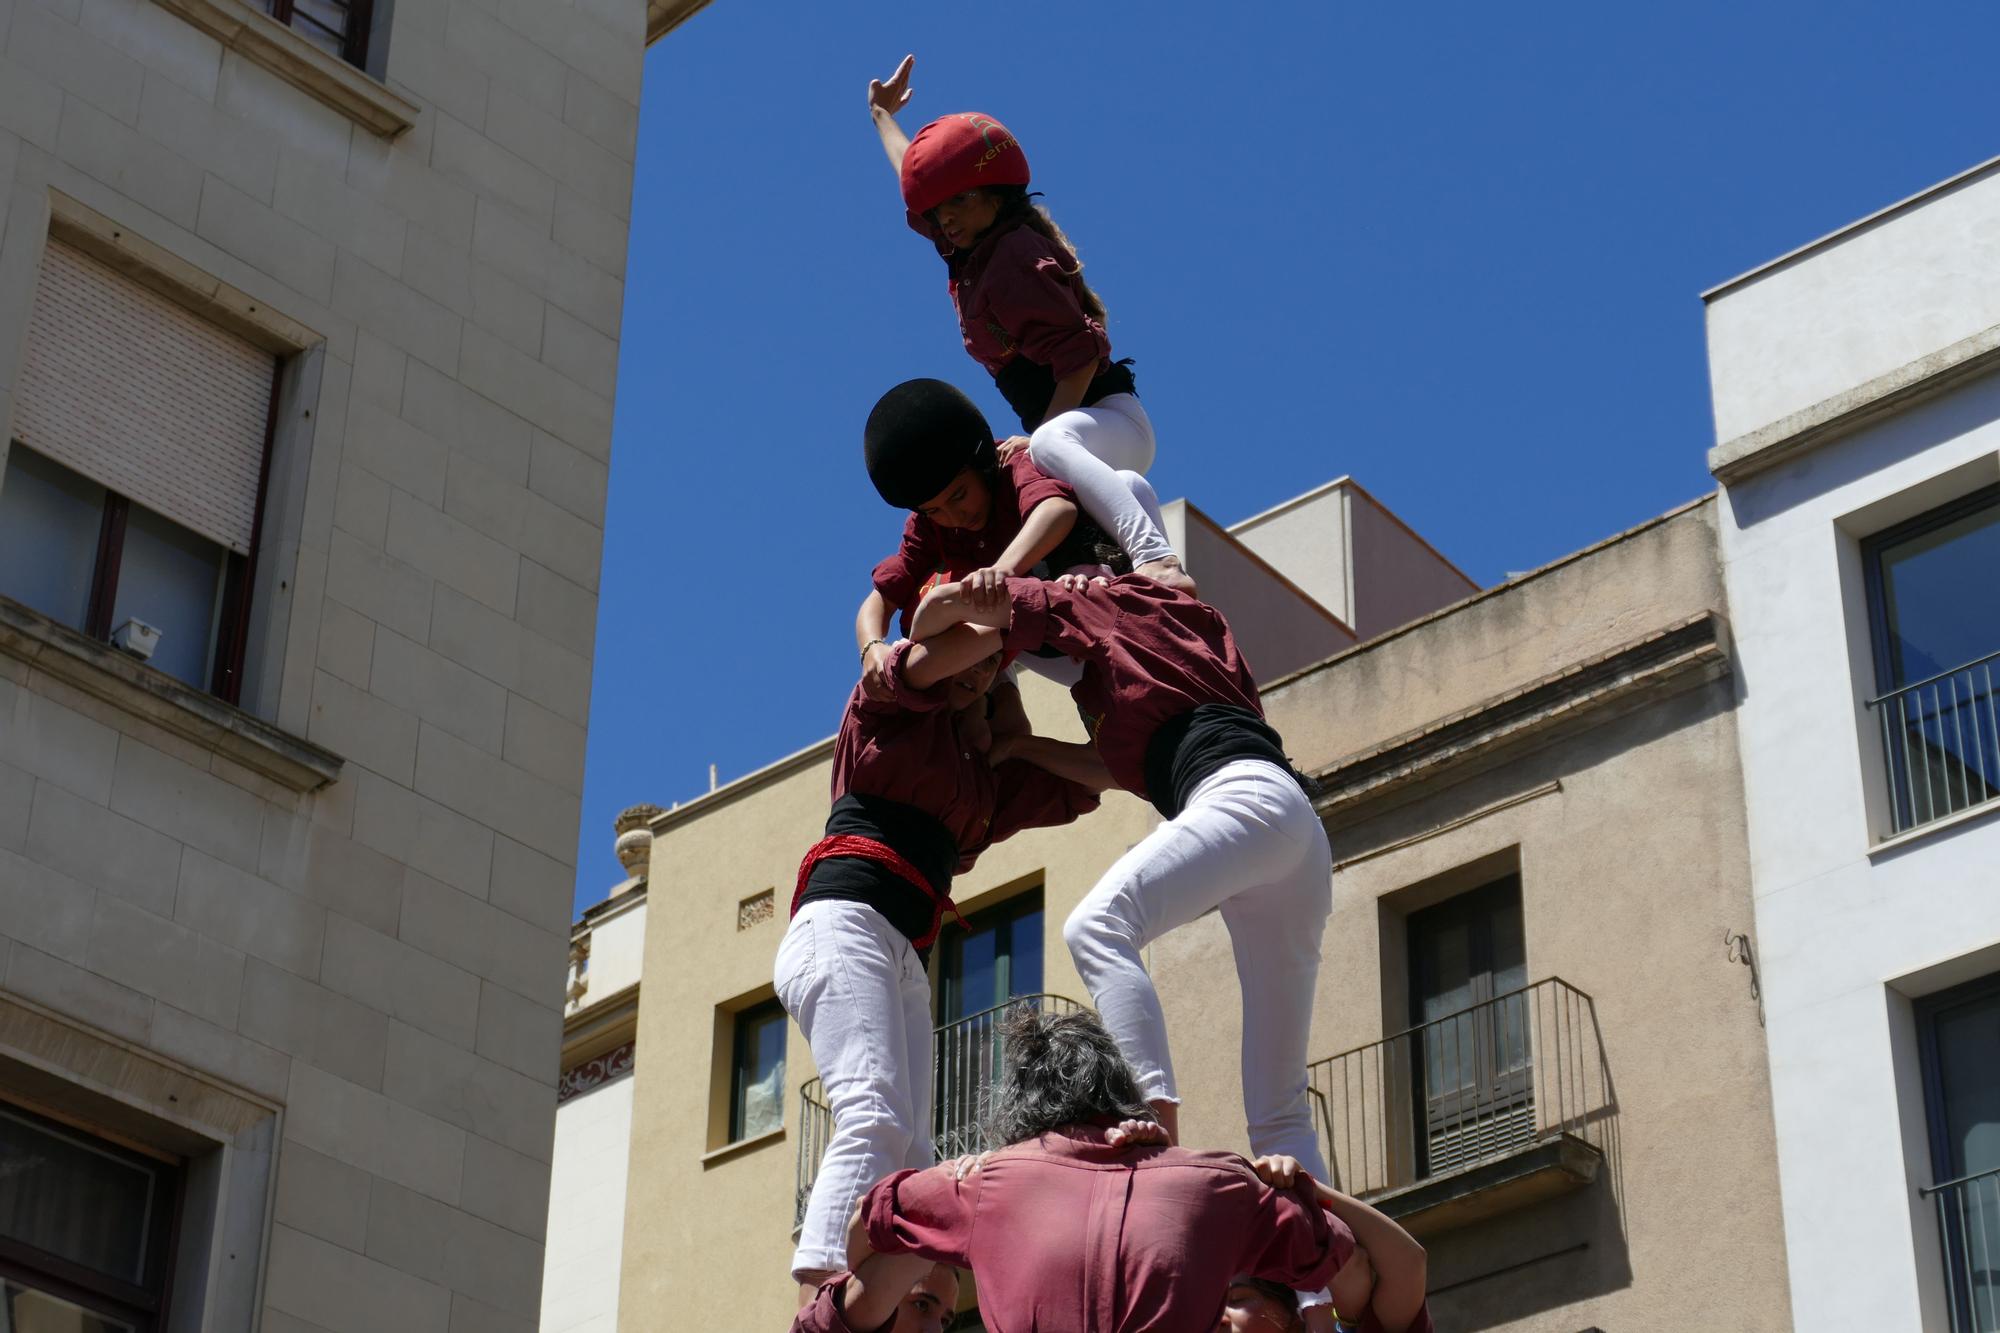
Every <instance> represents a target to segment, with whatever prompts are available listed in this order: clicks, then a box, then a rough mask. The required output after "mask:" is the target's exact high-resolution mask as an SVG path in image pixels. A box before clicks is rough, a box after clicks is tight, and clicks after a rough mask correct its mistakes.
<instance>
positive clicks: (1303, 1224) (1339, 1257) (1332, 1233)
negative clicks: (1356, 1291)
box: [1239, 1171, 1354, 1291]
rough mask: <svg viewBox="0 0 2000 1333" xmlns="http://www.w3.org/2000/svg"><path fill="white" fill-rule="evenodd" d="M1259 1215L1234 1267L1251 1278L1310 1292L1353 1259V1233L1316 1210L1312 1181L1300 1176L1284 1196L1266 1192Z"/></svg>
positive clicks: (1336, 1219) (1331, 1277)
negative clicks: (1237, 1266) (1265, 1279)
mask: <svg viewBox="0 0 2000 1333" xmlns="http://www.w3.org/2000/svg"><path fill="white" fill-rule="evenodd" d="M1259 1211H1260V1217H1259V1219H1258V1225H1256V1226H1254V1227H1252V1228H1251V1230H1250V1234H1249V1235H1248V1236H1247V1237H1246V1238H1245V1239H1246V1241H1247V1246H1246V1249H1245V1252H1244V1255H1243V1261H1242V1263H1241V1264H1240V1265H1239V1268H1240V1270H1241V1271H1242V1272H1245V1273H1248V1274H1250V1276H1252V1277H1261V1278H1269V1279H1270V1280H1271V1281H1273V1282H1282V1283H1284V1284H1285V1285H1286V1286H1288V1287H1291V1288H1294V1289H1295V1290H1298V1291H1314V1290H1317V1289H1318V1288H1320V1287H1324V1286H1325V1285H1326V1284H1327V1283H1328V1282H1330V1281H1332V1280H1333V1275H1334V1274H1335V1273H1337V1272H1339V1271H1340V1269H1341V1266H1342V1265H1344V1264H1345V1263H1346V1262H1347V1260H1348V1257H1349V1256H1351V1255H1352V1254H1353V1253H1354V1233H1353V1232H1352V1231H1349V1230H1348V1229H1347V1224H1346V1223H1345V1222H1342V1221H1341V1220H1340V1219H1339V1218H1337V1217H1334V1216H1333V1215H1332V1214H1330V1213H1328V1212H1327V1211H1326V1210H1325V1209H1323V1208H1321V1207H1320V1206H1319V1197H1318V1195H1316V1194H1315V1193H1314V1192H1313V1183H1312V1178H1311V1177H1309V1176H1308V1175H1306V1173H1305V1172H1303V1171H1301V1172H1300V1173H1299V1176H1298V1180H1297V1181H1296V1182H1295V1183H1294V1184H1293V1186H1292V1188H1290V1189H1288V1190H1274V1189H1270V1188H1268V1187H1266V1188H1265V1189H1264V1190H1263V1192H1262V1198H1261V1200H1260V1210H1259Z"/></svg>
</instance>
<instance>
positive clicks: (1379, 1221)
mask: <svg viewBox="0 0 2000 1333" xmlns="http://www.w3.org/2000/svg"><path fill="white" fill-rule="evenodd" d="M1313 1187H1314V1189H1315V1190H1317V1191H1318V1193H1319V1201H1320V1206H1321V1207H1323V1208H1325V1209H1326V1210H1327V1211H1328V1212H1329V1213H1332V1214H1333V1215H1334V1216H1335V1217H1337V1218H1339V1219H1340V1220H1341V1221H1342V1222H1345V1223H1346V1224H1347V1229H1348V1230H1349V1231H1352V1232H1353V1233H1354V1242H1355V1244H1357V1245H1359V1246H1360V1247H1361V1248H1362V1249H1364V1250H1366V1251H1368V1258H1369V1261H1370V1262H1371V1263H1372V1264H1373V1266H1374V1269H1375V1295H1374V1300H1373V1301H1372V1304H1373V1306H1374V1309H1375V1314H1376V1317H1377V1318H1379V1319H1381V1320H1382V1321H1383V1322H1384V1323H1385V1324H1387V1325H1389V1326H1390V1327H1392V1328H1399V1327H1402V1326H1403V1324H1404V1323H1405V1322H1406V1321H1408V1320H1409V1319H1411V1318H1413V1317H1414V1316H1415V1315H1416V1313H1417V1310H1418V1308H1419V1307H1420V1306H1422V1305H1423V1301H1424V1284H1425V1282H1426V1280H1427V1277H1428V1267H1429V1260H1428V1257H1427V1256H1426V1255H1425V1253H1424V1247H1423V1246H1422V1245H1420V1244H1418V1242H1417V1239H1416V1237H1414V1236H1412V1235H1411V1234H1410V1233H1409V1232H1407V1231H1405V1230H1403V1228H1402V1227H1400V1226H1398V1225H1397V1224H1396V1223H1395V1222H1394V1221H1393V1220H1392V1219H1391V1218H1389V1217H1388V1216H1387V1215H1386V1214H1384V1213H1382V1212H1380V1211H1379V1210H1377V1209H1375V1208H1371V1207H1369V1206H1368V1205H1367V1204H1365V1203H1363V1202H1361V1200H1359V1199H1357V1198H1354V1197H1353V1196H1351V1195H1347V1194H1342V1193H1341V1192H1340V1191H1339V1190H1337V1189H1333V1188H1331V1187H1329V1186H1327V1185H1325V1184H1322V1183H1321V1182H1319V1181H1314V1182H1313Z"/></svg>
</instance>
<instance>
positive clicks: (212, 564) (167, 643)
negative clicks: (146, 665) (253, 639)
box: [111, 503, 225, 690]
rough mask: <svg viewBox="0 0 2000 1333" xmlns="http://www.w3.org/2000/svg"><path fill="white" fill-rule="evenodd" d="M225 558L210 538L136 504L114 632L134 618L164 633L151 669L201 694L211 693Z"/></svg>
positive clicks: (120, 578) (115, 603)
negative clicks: (210, 670) (219, 597)
mask: <svg viewBox="0 0 2000 1333" xmlns="http://www.w3.org/2000/svg"><path fill="white" fill-rule="evenodd" d="M224 555H225V552H224V551H223V549H222V548H221V547H220V546H217V545H216V544H215V543H214V542H212V541H209V540H208V539H207V538H206V537H201V536H197V535H196V534H195V533H192V532H189V531H188V530H187V529H186V528H184V527H181V526H180V525H179V524H177V523H173V522H169V521H168V520H167V519H164V518H161V517H160V516H159V515H158V514H156V513H154V512H153V511H152V510H150V509H146V508H143V507H142V506H140V505H138V504H136V503H135V504H133V505H132V507H131V510H130V512H129V513H128V514H127V516H126V519H125V554H124V557H123V558H122V559H121V560H120V561H119V565H118V592H117V595H116V596H115V597H114V598H113V599H112V606H111V628H112V629H113V630H114V631H115V630H116V629H117V628H118V627H119V626H120V625H122V624H124V623H125V621H126V619H127V618H128V617H131V618H135V619H138V620H143V621H145V622H146V623H147V624H148V625H151V626H153V627H154V628H155V629H157V630H159V631H160V642H159V646H158V647H156V648H155V649H154V650H153V656H152V659H151V665H153V666H155V667H158V668H159V669H160V670H162V671H164V672H166V673H167V674H168V675H170V676H173V677H175V678H176V679H179V680H184V681H186V682H187V683H188V684H190V685H192V686H194V687H195V688H197V689H203V690H205V689H207V688H208V682H209V672H208V668H209V665H210V658H209V649H210V648H211V647H212V646H213V645H214V642H215V612H216V604H217V601H218V597H217V594H218V592H219V590H220V587H221V582H222V568H223V557H224Z"/></svg>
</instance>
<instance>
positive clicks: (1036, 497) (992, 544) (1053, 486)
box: [875, 449, 1076, 611]
mask: <svg viewBox="0 0 2000 1333" xmlns="http://www.w3.org/2000/svg"><path fill="white" fill-rule="evenodd" d="M1044 500H1068V501H1069V502H1070V503H1072V504H1074V503H1075V502H1076V492H1075V491H1073V490H1071V489H1070V488H1069V487H1068V486H1066V485H1064V484H1063V483H1062V482H1060V481H1057V480H1056V479H1055V478H1054V477H1051V476H1049V475H1048V474H1047V473H1045V472H1043V471H1042V470H1041V469H1040V468H1038V467H1036V466H1035V465H1034V464H1033V463H1031V462H1029V461H1028V451H1027V450H1026V449H1018V450H1016V451H1015V452H1014V456H1013V457H1012V458H1010V459H1008V460H1007V461H1006V462H1005V463H1004V464H1002V465H1001V467H1000V484H999V485H998V486H996V487H995V488H994V490H993V511H992V513H991V515H990V516H989V517H988V518H987V520H986V526H985V527H983V528H944V527H939V526H938V525H937V524H936V523H933V522H932V521H931V520H929V519H927V518H925V517H924V516H923V515H922V514H912V515H910V517H909V518H908V520H906V521H905V522H904V524H903V544H902V546H901V547H900V548H898V549H897V551H896V553H895V554H894V555H892V556H890V557H889V558H888V559H887V560H884V561H883V562H882V563H881V564H879V565H877V566H875V591H877V592H879V593H881V594H882V597H883V599H884V600H885V601H887V602H888V603H889V605H890V607H891V608H893V609H896V610H904V611H907V610H910V609H912V608H914V607H915V606H916V604H917V598H918V597H919V595H920V594H921V593H922V592H923V587H924V582H925V581H926V580H927V579H929V578H930V576H931V575H932V574H936V573H939V572H942V573H943V574H944V576H945V577H946V578H947V579H957V578H963V577H964V576H965V575H967V574H970V573H971V572H972V571H973V570H975V569H985V568H986V567H987V566H989V565H991V564H992V563H993V562H994V561H995V560H998V559H999V558H1000V556H1001V553H1002V552H1004V551H1005V550H1006V549H1007V544H1008V543H1009V542H1011V541H1013V540H1014V538H1016V537H1018V536H1020V535H1021V525H1022V524H1024V523H1026V522H1027V521H1028V515H1029V514H1031V513H1033V512H1034V509H1035V506H1036V505H1039V504H1041V503H1042V502H1043V501H1044Z"/></svg>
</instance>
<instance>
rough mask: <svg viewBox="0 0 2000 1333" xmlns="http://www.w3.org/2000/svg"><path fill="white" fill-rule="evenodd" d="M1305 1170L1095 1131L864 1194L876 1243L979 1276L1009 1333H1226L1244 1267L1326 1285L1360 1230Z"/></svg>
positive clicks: (993, 1312) (1306, 1285)
mask: <svg viewBox="0 0 2000 1333" xmlns="http://www.w3.org/2000/svg"><path fill="white" fill-rule="evenodd" d="M1311 1188H1312V1187H1311V1184H1310V1182H1309V1181H1307V1180H1306V1179H1305V1177H1304V1176H1301V1177H1300V1183H1299V1184H1298V1185H1295V1186H1294V1187H1293V1188H1292V1189H1290V1190H1274V1189H1271V1188H1270V1187H1269V1186H1267V1185H1265V1184H1264V1183H1263V1182H1262V1181H1261V1180H1259V1179H1258V1178H1257V1176H1256V1174H1255V1173H1254V1172H1252V1171H1251V1169H1250V1165H1249V1163H1247V1162H1245V1161H1244V1160H1243V1159H1242V1158H1240V1157H1237V1156H1236V1155H1234V1154H1233V1153H1214V1152H1190V1151H1188V1150H1186V1149H1184V1148H1140V1149H1136V1150H1135V1149H1131V1148H1112V1147H1109V1146H1108V1145H1106V1144H1105V1142H1104V1131H1103V1130H1101V1129H1094V1128H1091V1127H1088V1126H1072V1127H1070V1128H1068V1129H1066V1130H1063V1131H1060V1132H1057V1133H1051V1134H1044V1135H1043V1136H1042V1137H1041V1138H1040V1139H1039V1140H1037V1141H1036V1142H1034V1143H1019V1144H1015V1145H1014V1146H1012V1147H1010V1148H1004V1149H1002V1150H1000V1151H999V1152H996V1153H994V1154H993V1155H992V1156H991V1157H989V1158H988V1159H987V1160H986V1163H985V1165H984V1166H982V1167H981V1168H980V1169H979V1170H978V1171H976V1172H974V1173H973V1174H972V1175H970V1176H969V1177H967V1178H966V1179H965V1180H962V1181H961V1180H955V1179H953V1177H952V1170H951V1168H950V1167H949V1166H944V1167H933V1168H931V1169H930V1170H928V1171H899V1172H897V1173H895V1174H894V1175H891V1176H889V1177H887V1178H885V1179H884V1180H882V1181H881V1182H879V1183H878V1184H876V1186H875V1187H874V1188H873V1189H871V1190H870V1191H869V1192H868V1194H867V1195H866V1196H865V1197H864V1198H863V1200H862V1204H861V1208H862V1217H863V1220H864V1222H865V1224H866V1226H867V1228H868V1243H869V1244H870V1245H871V1246H873V1247H874V1248H875V1249H876V1251H878V1252H879V1253H882V1254H905V1253H907V1254H917V1255H921V1256H923V1257H924V1258H926V1259H930V1260H933V1261H934V1262H938V1263H950V1264H957V1265H959V1266H961V1267H970V1268H971V1269H972V1271H973V1276H974V1277H975V1278H976V1279H977V1280H978V1283H979V1312H980V1317H981V1318H982V1319H983V1320H984V1321H985V1324H986V1327H987V1328H989V1329H991V1330H993V1333H1029V1331H1030V1330H1033V1331H1034V1333H1071V1331H1073V1333H1211V1330H1213V1329H1214V1328H1215V1324H1216V1320H1217V1319H1219V1318H1220V1317H1221V1314H1222V1303H1223V1300H1224V1298H1225V1297H1226V1296H1227V1295H1228V1293H1229V1284H1230V1281H1231V1279H1233V1278H1234V1277H1235V1276H1236V1275H1237V1274H1239V1273H1247V1274H1249V1275H1251V1276H1253V1277H1264V1278H1270V1279H1271V1280H1273V1281H1276V1282H1282V1283H1284V1284H1285V1285H1286V1286H1289V1287H1294V1288H1298V1289H1302V1290H1307V1291H1310V1290H1313V1289H1315V1288H1318V1287H1323V1286H1325V1285H1326V1283H1327V1281H1328V1279H1330V1278H1331V1277H1332V1276H1333V1274H1334V1272H1335V1271H1337V1270H1338V1268H1339V1267H1340V1265H1341V1264H1343V1263H1345V1262H1346V1261H1347V1258H1348V1256H1349V1255H1350V1254H1352V1253H1353V1250H1354V1235H1353V1233H1352V1232H1350V1231H1349V1230H1348V1229H1347V1227H1346V1226H1345V1225H1344V1224H1342V1223H1341V1222H1339V1221H1336V1220H1335V1219H1334V1218H1332V1217H1330V1216H1328V1215H1327V1214H1326V1213H1325V1212H1323V1211H1322V1210H1321V1209H1320V1208H1319V1206H1318V1205H1317V1203H1315V1202H1314V1201H1313V1196H1312V1193H1311Z"/></svg>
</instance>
